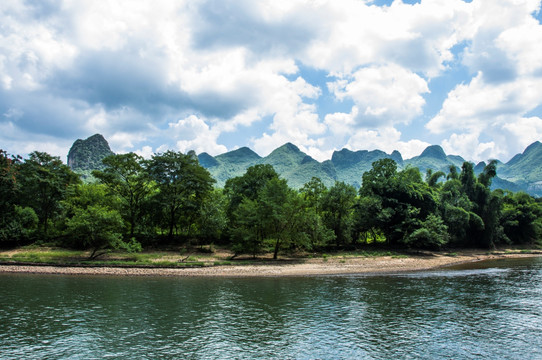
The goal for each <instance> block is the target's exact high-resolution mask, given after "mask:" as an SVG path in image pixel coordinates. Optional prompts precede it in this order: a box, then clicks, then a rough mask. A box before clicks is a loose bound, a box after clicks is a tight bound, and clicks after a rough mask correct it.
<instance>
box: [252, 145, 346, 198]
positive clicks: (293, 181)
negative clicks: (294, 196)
mask: <svg viewBox="0 0 542 360" xmlns="http://www.w3.org/2000/svg"><path fill="white" fill-rule="evenodd" d="M259 163H260V164H270V165H272V166H273V167H274V168H275V170H276V171H277V172H278V173H279V174H280V175H281V176H282V177H283V178H285V179H287V180H288V185H290V186H291V187H293V188H295V189H299V188H301V187H302V186H303V185H304V184H305V183H307V182H308V181H310V180H311V179H312V178H313V177H315V176H316V177H319V178H320V180H322V182H323V183H324V184H326V186H329V185H333V184H334V183H335V180H336V179H337V175H336V171H335V168H334V167H333V164H332V163H331V162H330V161H324V162H323V163H321V162H318V161H316V160H314V159H313V158H311V157H310V156H308V155H307V154H305V153H304V152H302V151H301V150H299V148H298V147H297V146H295V145H293V144H291V143H287V144H284V145H282V146H281V147H279V148H277V149H275V150H273V152H271V154H269V155H268V156H266V157H264V158H263V159H261V161H260V162H259Z"/></svg>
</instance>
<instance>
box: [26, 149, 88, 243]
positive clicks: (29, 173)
mask: <svg viewBox="0 0 542 360" xmlns="http://www.w3.org/2000/svg"><path fill="white" fill-rule="evenodd" d="M19 168H20V175H19V178H20V183H21V198H22V204H23V205H24V206H29V207H31V208H32V209H34V211H35V212H36V214H37V216H38V219H39V223H38V228H39V230H40V232H41V234H43V235H44V236H47V235H48V224H49V221H50V220H52V219H53V218H54V217H55V216H56V215H58V214H59V213H60V211H61V207H60V202H61V201H62V200H63V199H64V198H65V197H66V194H67V191H68V189H69V187H70V185H74V184H78V183H80V180H79V176H78V175H76V174H75V173H74V172H73V171H71V169H70V168H69V167H68V166H67V165H64V164H63V163H62V161H61V160H60V158H58V157H56V156H51V155H49V154H47V153H44V152H38V151H34V152H32V153H31V154H30V157H29V158H28V159H26V160H25V161H24V163H23V164H21V165H20V167H19Z"/></svg>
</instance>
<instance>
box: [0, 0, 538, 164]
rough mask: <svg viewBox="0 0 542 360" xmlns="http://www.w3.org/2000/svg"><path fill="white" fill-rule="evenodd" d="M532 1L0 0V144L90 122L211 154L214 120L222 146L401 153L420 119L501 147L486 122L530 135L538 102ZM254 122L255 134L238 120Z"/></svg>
mask: <svg viewBox="0 0 542 360" xmlns="http://www.w3.org/2000/svg"><path fill="white" fill-rule="evenodd" d="M539 8H540V1H539V0H505V1H492V0H473V1H472V2H465V1H462V0H430V1H429V0H422V1H421V2H419V3H416V4H405V3H403V2H402V1H399V0H396V1H393V3H392V4H391V5H390V6H376V5H373V4H372V2H370V1H359V0H340V1H327V0H289V1H286V0H280V1H279V0H264V1H259V2H254V1H249V0H241V1H230V0H224V1H218V0H199V1H195V2H194V1H190V2H188V1H175V2H172V1H169V0H156V1H138V2H133V1H129V0H119V1H115V2H111V3H107V4H103V3H101V2H91V1H60V0H58V1H57V0H48V1H40V2H26V1H8V2H5V1H4V2H1V3H0V21H1V24H2V26H1V27H0V126H2V127H3V128H5V129H11V130H10V131H6V132H3V133H0V142H1V143H2V146H9V147H10V148H9V149H8V150H10V151H11V152H19V153H22V154H24V153H26V151H27V150H26V149H27V148H28V147H27V145H26V144H24V143H22V142H21V141H20V140H18V139H26V140H27V143H28V144H33V145H34V146H36V147H37V148H39V149H46V148H47V147H49V148H50V151H51V152H54V153H55V154H59V155H63V156H64V155H65V153H67V151H68V147H69V145H66V149H64V150H62V148H61V147H59V146H55V145H52V144H71V142H73V140H74V139H76V138H84V137H86V136H89V135H92V133H95V132H99V133H102V134H103V135H104V136H105V137H106V138H108V139H109V140H110V142H111V146H112V147H113V148H114V150H115V151H122V152H124V151H133V150H135V149H139V150H137V151H138V152H139V153H141V154H146V155H148V154H149V152H150V151H152V150H153V149H154V150H155V151H163V150H165V149H167V148H174V149H178V150H182V151H185V150H190V149H194V150H196V151H208V152H210V153H212V154H216V153H220V152H224V151H227V150H229V149H228V148H226V146H224V144H221V140H220V139H221V135H223V134H226V133H228V134H229V135H228V136H229V137H235V138H237V142H238V143H237V144H235V145H233V146H246V145H251V146H253V147H254V148H255V150H256V151H258V152H259V153H261V154H266V153H268V152H269V151H271V150H273V149H274V148H275V147H276V146H280V145H282V144H283V143H285V142H292V143H295V144H296V145H298V146H299V147H300V148H301V149H302V150H303V151H306V152H308V153H309V154H311V155H313V156H314V157H315V158H318V159H324V158H325V157H326V156H328V155H329V154H330V153H331V151H332V150H334V149H338V148H342V147H344V146H349V147H352V148H353V149H354V150H356V149H361V148H368V147H372V148H381V149H384V150H386V151H392V150H394V149H397V150H400V151H401V152H403V155H404V156H405V157H409V156H414V155H417V153H416V152H418V153H419V152H420V151H421V150H423V148H424V147H425V146H426V145H427V144H428V143H427V141H425V139H427V138H429V136H428V135H427V134H424V131H429V132H431V133H432V134H436V135H431V136H432V137H431V138H432V139H435V138H438V139H439V141H441V142H442V144H443V146H445V148H448V149H450V150H453V151H456V152H458V153H460V152H461V151H468V153H460V154H461V155H469V154H470V153H472V154H476V156H480V157H482V156H486V155H489V154H502V155H503V156H508V155H513V154H510V152H512V151H516V148H517V147H519V146H523V143H524V142H526V141H527V140H522V141H517V142H514V141H511V140H502V134H515V135H518V134H520V133H521V132H522V131H530V135H529V136H525V135H524V136H522V138H523V139H529V141H530V140H533V139H535V138H536V137H537V136H539V134H540V131H539V127H538V120H537V119H539V118H538V117H536V116H539V114H534V115H536V116H533V114H530V113H529V112H530V111H532V110H533V109H536V108H537V107H539V106H540V105H541V104H542V98H541V95H540V94H542V91H541V90H542V83H541V81H542V55H541V52H540V51H538V47H539V43H540V42H541V41H542V26H541V25H540V24H539V22H538V21H537V20H536V19H534V18H533V16H532V14H533V13H534V12H536V11H538V10H539ZM460 46H465V50H464V51H463V52H462V53H458V50H457V49H458V47H460ZM457 67H465V68H467V71H466V72H467V73H470V76H471V77H472V79H466V80H462V81H463V82H460V81H459V80H457V81H456V82H457V84H456V85H455V86H453V87H452V90H451V91H449V93H448V94H447V96H446V99H445V100H444V101H443V103H442V106H441V109H440V110H436V111H433V112H432V113H431V115H430V116H431V118H430V121H429V122H428V123H427V125H426V127H425V128H423V124H424V123H425V122H427V119H428V118H429V115H428V114H426V113H424V111H426V110H427V108H428V99H429V98H430V97H431V96H432V95H433V93H438V91H433V88H432V86H437V85H433V84H434V82H433V80H434V79H438V78H439V77H441V76H443V75H445V76H447V75H449V74H453V73H454V70H457ZM314 71H317V72H318V73H319V74H323V75H318V76H314V75H313V74H312V73H311V72H314ZM326 76H327V78H326ZM436 90H439V89H436ZM435 113H436V115H434V114H435ZM420 124H421V125H420ZM398 125H401V126H402V129H404V127H405V125H409V126H414V127H416V130H413V131H403V132H402V133H401V132H399V131H398V130H397V126H398ZM255 127H258V128H260V129H262V130H261V133H260V134H258V135H255V136H250V137H248V136H246V135H244V134H243V131H244V130H245V129H248V128H252V129H254V128H255ZM230 135H234V136H230ZM55 139H56V140H55ZM503 141H504V143H505V144H504V145H503V144H501V142H503ZM462 144H463V145H462ZM499 149H505V150H499ZM230 150H231V149H230ZM519 150H521V149H519Z"/></svg>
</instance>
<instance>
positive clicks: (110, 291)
mask: <svg viewBox="0 0 542 360" xmlns="http://www.w3.org/2000/svg"><path fill="white" fill-rule="evenodd" d="M0 358H1V359H61V358H62V359H157V358H172V359H173V358H174V359H256V358H261V359H270V358H277V359H397V358H401V359H478V358H479V359H542V258H532V259H517V260H511V259H508V260H498V261H489V262H483V263H480V264H477V265H472V264H471V265H469V266H468V267H456V268H450V269H446V270H438V271H428V272H413V273H406V274H400V275H386V276H367V275H364V276H361V275H349V276H344V275H341V276H314V277H283V278H230V279H223V278H174V277H163V278H158V277H113V276H108V277H105V276H104V277H100V276H63V275H31V274H0Z"/></svg>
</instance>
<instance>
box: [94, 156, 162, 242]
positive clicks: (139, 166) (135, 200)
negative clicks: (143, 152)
mask: <svg viewBox="0 0 542 360" xmlns="http://www.w3.org/2000/svg"><path fill="white" fill-rule="evenodd" d="M103 164H104V165H105V169H104V170H103V171H93V172H92V175H94V176H95V177H96V178H98V179H99V180H100V181H101V182H102V183H103V184H105V185H106V186H107V187H108V189H109V191H110V193H111V194H114V195H116V196H118V197H119V198H120V199H122V212H121V213H122V215H123V218H124V220H125V221H126V222H127V223H128V225H129V227H128V228H129V237H130V238H132V237H133V236H134V233H135V231H136V227H137V225H138V224H140V223H141V219H142V205H143V202H144V201H145V199H146V198H147V197H148V196H149V194H150V193H151V190H152V189H151V182H150V180H149V178H148V176H147V174H146V172H145V169H144V168H143V158H142V157H141V156H139V155H137V154H135V153H127V154H118V155H110V156H108V157H106V158H104V159H103Z"/></svg>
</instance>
